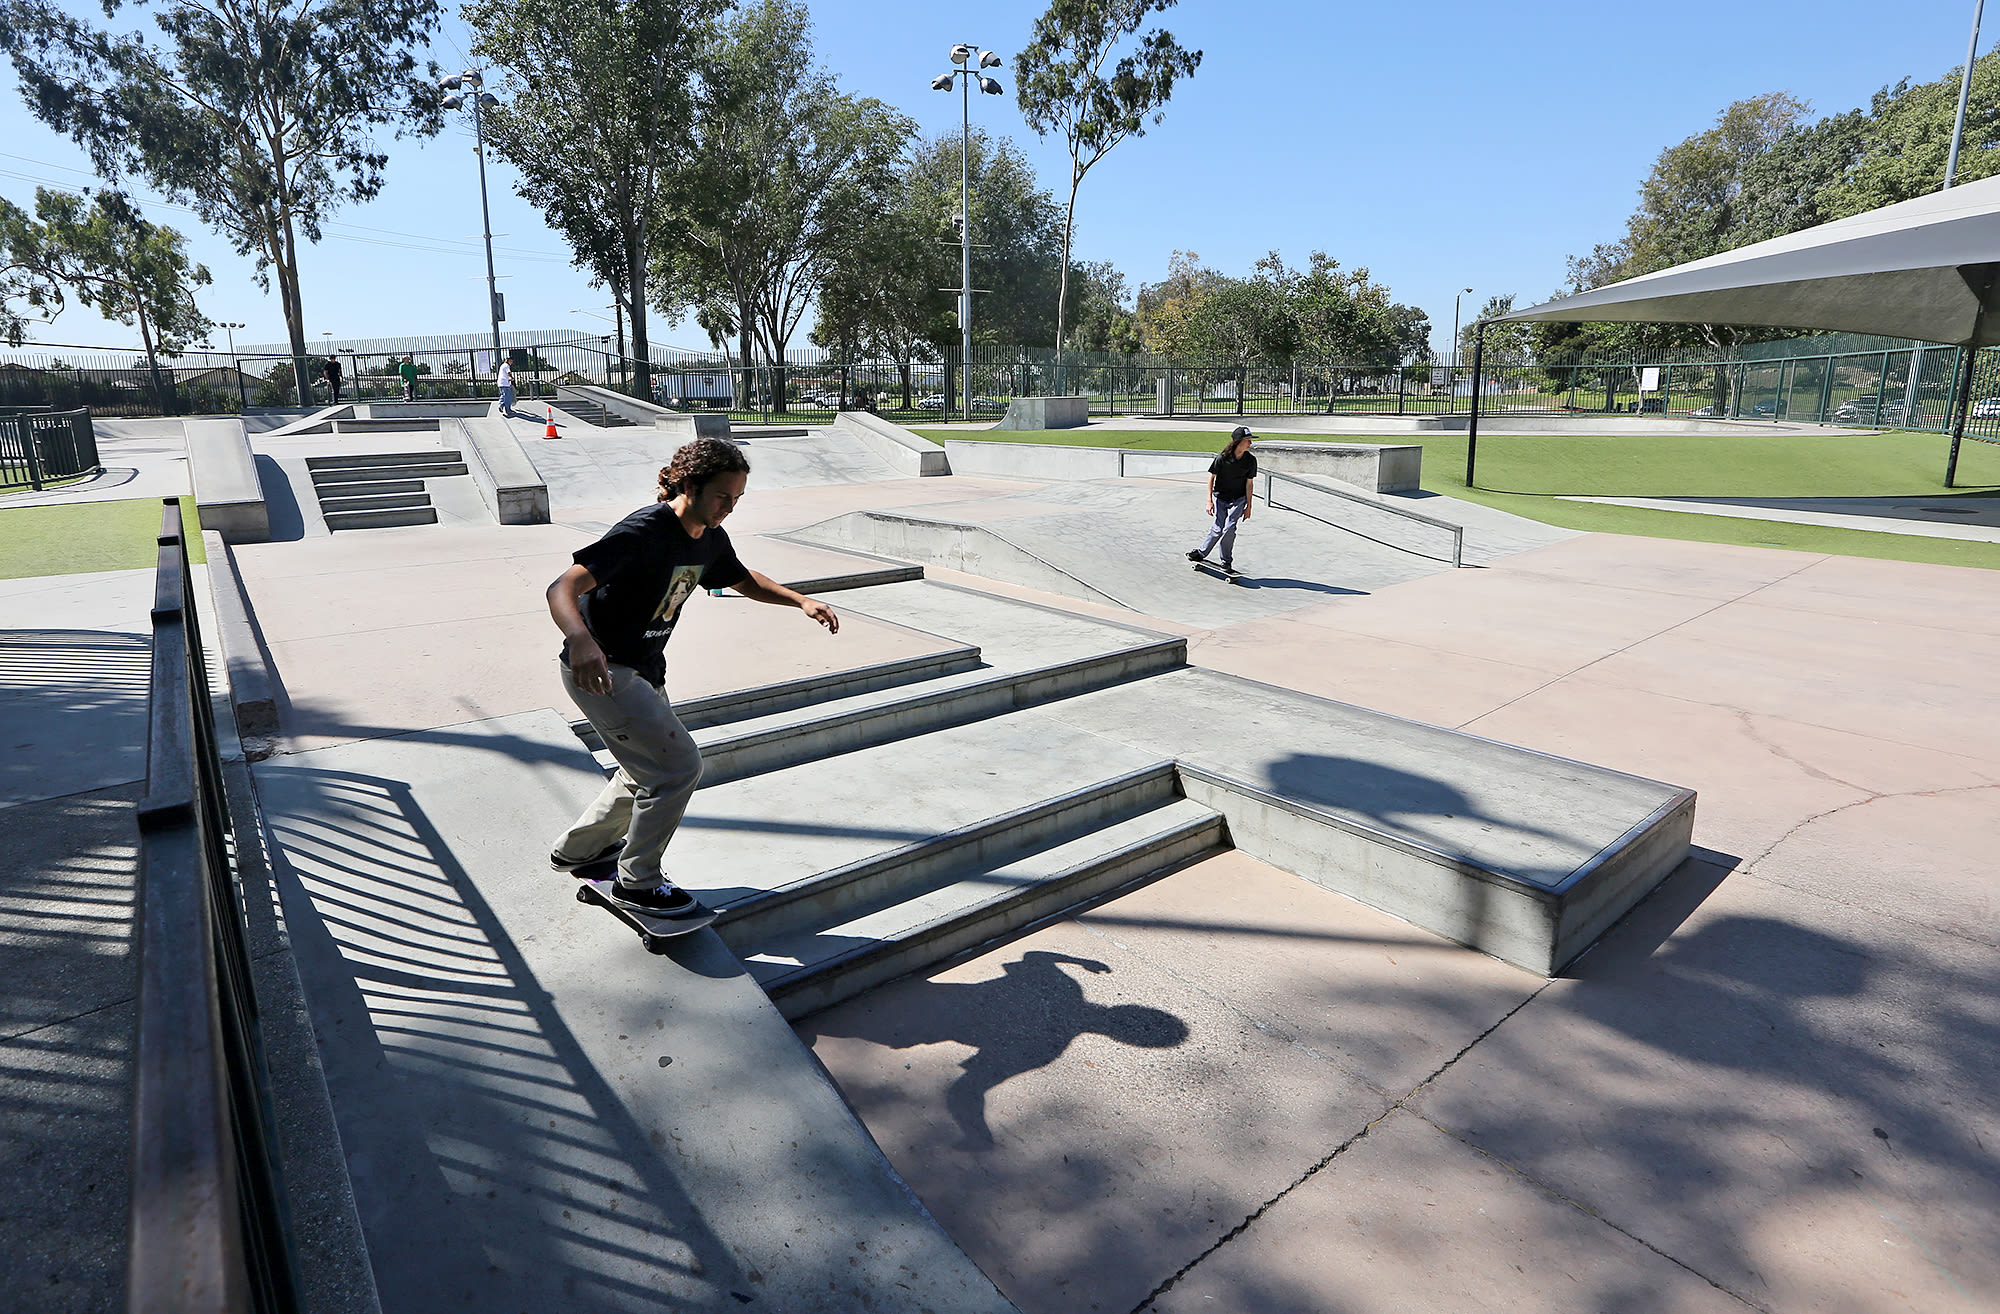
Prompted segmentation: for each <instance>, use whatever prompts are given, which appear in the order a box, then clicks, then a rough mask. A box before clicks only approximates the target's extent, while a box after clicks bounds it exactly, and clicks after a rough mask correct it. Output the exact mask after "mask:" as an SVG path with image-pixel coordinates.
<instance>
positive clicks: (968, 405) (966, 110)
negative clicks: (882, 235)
mask: <svg viewBox="0 0 2000 1314" xmlns="http://www.w3.org/2000/svg"><path fill="white" fill-rule="evenodd" d="M951 62H952V63H954V64H956V65H957V66H958V67H957V68H954V69H953V70H952V71H951V72H949V73H940V74H938V76H936V77H935V78H932V79H931V90H932V91H950V90H951V84H952V83H953V82H955V81H956V82H958V84H959V92H960V96H959V134H958V250H959V257H958V337H959V361H960V368H961V369H962V370H963V372H964V378H963V380H962V382H963V384H964V395H963V402H964V407H965V409H964V415H965V422H966V423H967V424H970V423H972V84H973V82H974V81H977V82H978V83H979V89H980V90H981V91H982V92H984V93H985V94H987V95H989V96H997V95H999V94H1000V93H1001V92H1003V91H1005V90H1006V89H1007V88H1005V87H1003V86H1001V85H1000V83H999V82H998V81H997V80H996V79H993V78H989V77H987V76H986V75H985V74H984V73H983V72H981V71H980V70H981V69H989V68H999V67H1000V56H998V55H996V54H994V53H993V52H992V51H990V50H981V49H980V48H979V47H978V46H975V45H972V44H970V43H967V42H961V43H959V44H958V45H955V46H953V47H952V48H951Z"/></svg>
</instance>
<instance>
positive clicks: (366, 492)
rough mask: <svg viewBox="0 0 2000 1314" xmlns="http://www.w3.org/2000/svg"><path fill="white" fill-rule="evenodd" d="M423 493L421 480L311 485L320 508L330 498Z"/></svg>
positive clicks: (366, 480) (316, 483)
mask: <svg viewBox="0 0 2000 1314" xmlns="http://www.w3.org/2000/svg"><path fill="white" fill-rule="evenodd" d="M423 491H424V481H423V480H421V479H332V480H328V481H327V482H325V483H318V482H315V483H314V484H313V492H314V493H315V494H317V495H318V497H319V503H320V505H321V506H325V505H326V504H327V501H328V499H330V498H337V497H379V496H381V495H383V494H387V493H421V492H423Z"/></svg>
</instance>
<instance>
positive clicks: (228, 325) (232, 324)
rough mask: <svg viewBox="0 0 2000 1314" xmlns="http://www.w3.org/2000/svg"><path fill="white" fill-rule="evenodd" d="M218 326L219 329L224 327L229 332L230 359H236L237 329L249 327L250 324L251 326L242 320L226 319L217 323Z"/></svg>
mask: <svg viewBox="0 0 2000 1314" xmlns="http://www.w3.org/2000/svg"><path fill="white" fill-rule="evenodd" d="M216 327H217V328H219V329H222V330H224V331H226V332H227V333H228V334H229V356H230V359H232V360H233V359H235V357H236V330H237V329H240V328H249V327H250V326H249V325H248V324H245V323H243V322H242V321H241V320H226V319H225V320H223V321H222V322H220V323H219V324H217V325H216Z"/></svg>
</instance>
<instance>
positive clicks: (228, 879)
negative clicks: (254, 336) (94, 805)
mask: <svg viewBox="0 0 2000 1314" xmlns="http://www.w3.org/2000/svg"><path fill="white" fill-rule="evenodd" d="M159 548H160V555H159V569H158V573H157V574H156V576H155V579H154V589H153V611H152V622H153V669H152V683H151V689H150V693H149V699H148V704H149V705H148V709H147V740H146V796H145V798H144V800H143V801H142V802H141V803H140V805H139V810H138V822H139V916H138V922H139V934H138V979H139V1000H138V1014H139V1021H138V1035H137V1040H136V1044H135V1046H134V1052H135V1055H136V1062H135V1076H134V1081H133V1091H132V1199H131V1222H130V1227H131V1233H130V1236H131V1250H130V1253H129V1256H128V1259H127V1266H126V1278H125V1283H126V1285H125V1303H126V1310H127V1311H128V1314H195V1311H201V1312H202V1314H288V1312H289V1311H295V1310H298V1309H300V1308H301V1306H302V1302H301V1300H300V1298H299V1294H298V1290H297V1285H296V1281H295V1278H294V1273H295V1271H296V1265H295V1264H294V1262H293V1258H292V1246H291V1228H290V1225H289V1219H288V1215H287V1210H286V1205H285V1196H284V1188H283V1183H282V1180H281V1177H280V1173H279V1166H278V1162H277V1159H276V1156H275V1154H274V1153H273V1150H272V1145H273V1136H272V1130H273V1127H274V1125H275V1124H274V1121H273V1117H272V1101H271V1088H270V1076H269V1070H268V1068H267V1066H266V1064H265V1060H264V1052H263V1039H262V1032H261V1028H260V1027H259V1024H258V1016H257V996H256V990H255V987H254V986H253V984H252V981H251V974H250V952H249V944H248V937H247V930H246V928H245V924H244V919H243V910H242V907H241V904H240V903H239V897H238V889H237V879H236V865H235V861H234V858H233V856H232V851H231V848H230V843H229V840H230V836H231V834H232V832H233V831H234V829H235V828H234V826H233V825H232V821H231V817H230V806H229V802H228V797H227V793H226V788H225V784H224V779H223V768H222V756H221V752H220V749H219V747H218V744H217V740H216V731H215V715H214V709H213V706H212V705H211V703H210V701H209V682H208V664H207V661H206V659H205V657H204V655H203V652H202V643H201V625H200V620H199V617H198V615H197V613H196V609H195V605H194V600H193V599H194V576H193V572H192V570H191V568H190V566H189V563H188V553H187V545H186V540H185V528H184V526H183V523H182V519H181V508H180V499H179V498H173V497H170V498H167V499H166V500H165V509H164V511H163V512H162V515H161V522H160V537H159ZM235 842H236V843H237V844H238V845H241V844H244V843H246V842H248V840H247V839H246V837H245V836H244V835H242V834H236V835H235Z"/></svg>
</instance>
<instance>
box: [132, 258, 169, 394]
mask: <svg viewBox="0 0 2000 1314" xmlns="http://www.w3.org/2000/svg"><path fill="white" fill-rule="evenodd" d="M127 293H128V295H130V296H131V298H132V314H133V316H134V317H135V318H137V320H138V321H139V341H140V343H141V344H142V345H143V346H144V347H145V348H146V370H147V372H148V373H149V374H151V375H152V378H153V396H154V397H155V398H157V399H158V401H159V403H160V414H162V415H172V414H173V413H174V392H173V388H172V386H171V385H170V384H169V383H167V381H166V380H164V379H162V378H161V377H160V358H159V355H158V354H157V353H156V351H155V350H154V347H153V324H152V321H151V320H149V319H147V318H146V306H145V303H144V302H143V301H141V300H140V299H139V289H138V288H136V287H134V288H128V289H127Z"/></svg>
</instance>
